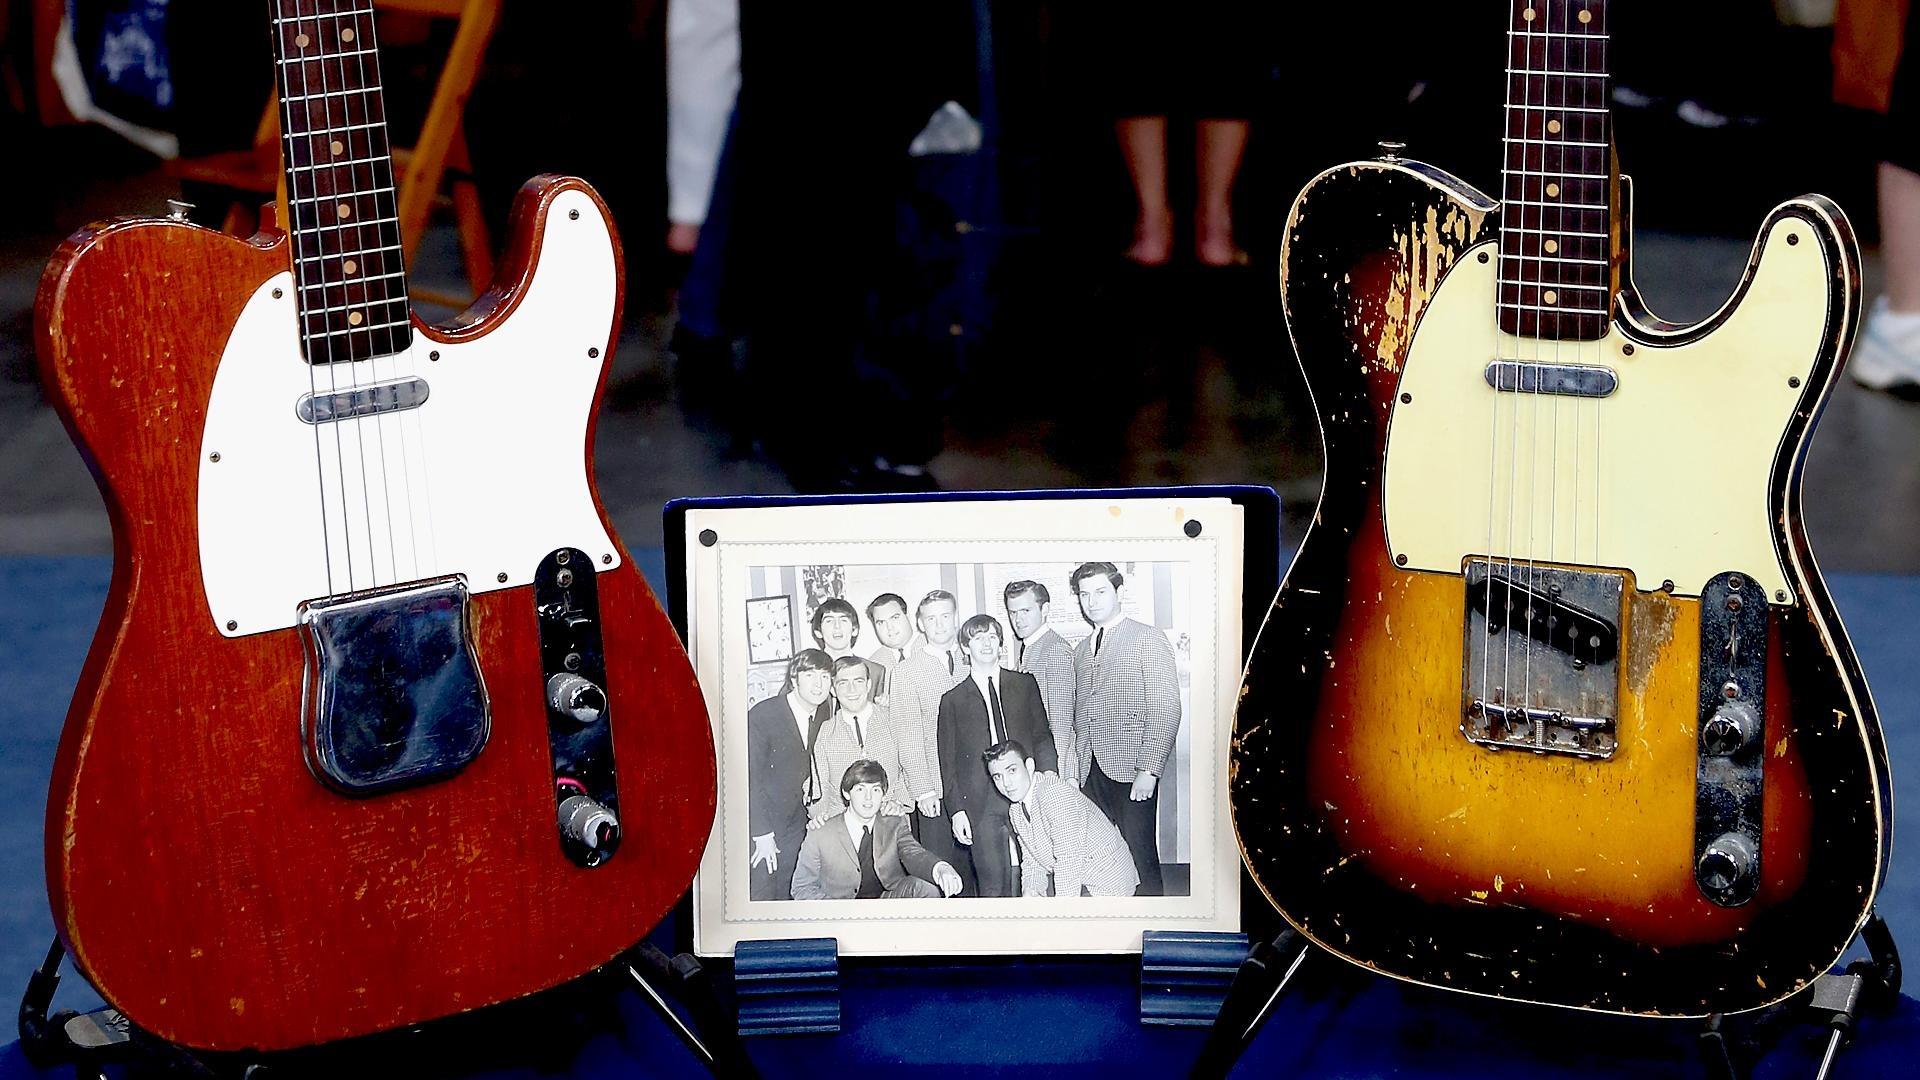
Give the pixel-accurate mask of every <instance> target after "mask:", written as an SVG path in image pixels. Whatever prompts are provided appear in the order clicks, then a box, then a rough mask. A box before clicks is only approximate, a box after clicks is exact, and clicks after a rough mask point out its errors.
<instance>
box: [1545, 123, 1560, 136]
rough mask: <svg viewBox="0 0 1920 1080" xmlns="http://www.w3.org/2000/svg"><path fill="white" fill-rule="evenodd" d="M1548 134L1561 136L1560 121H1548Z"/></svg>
mask: <svg viewBox="0 0 1920 1080" xmlns="http://www.w3.org/2000/svg"><path fill="white" fill-rule="evenodd" d="M1547 134H1549V135H1558V134H1560V121H1558V120H1549V121H1547Z"/></svg>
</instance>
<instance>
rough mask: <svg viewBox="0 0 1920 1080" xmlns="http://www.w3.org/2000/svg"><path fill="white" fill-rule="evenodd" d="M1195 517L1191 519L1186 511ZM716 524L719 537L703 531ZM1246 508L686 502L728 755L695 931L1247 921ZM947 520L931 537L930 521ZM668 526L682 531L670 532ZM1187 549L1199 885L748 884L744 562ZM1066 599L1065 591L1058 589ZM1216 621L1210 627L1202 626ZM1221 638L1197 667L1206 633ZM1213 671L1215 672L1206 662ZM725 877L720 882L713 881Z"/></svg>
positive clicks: (700, 629) (1177, 503) (925, 944)
mask: <svg viewBox="0 0 1920 1080" xmlns="http://www.w3.org/2000/svg"><path fill="white" fill-rule="evenodd" d="M1190 521H1197V522H1199V523H1200V532H1199V535H1198V536H1197V537H1193V536H1188V535H1187V532H1186V529H1187V523H1188V522H1190ZM709 529H711V530H712V531H713V532H714V533H715V534H716V537H717V542H716V543H715V544H714V545H713V546H710V547H709V546H706V545H703V544H702V543H701V542H700V536H701V534H702V533H703V532H704V531H706V530H709ZM1245 535H1246V530H1245V522H1244V517H1243V514H1242V508H1241V507H1240V506H1239V505H1238V504H1236V503H1234V502H1233V501H1232V500H1231V499H1227V498H1220V497H1198V498H1186V499H1183V498H1167V497H1147V498H1139V499H1126V498H1122V499H1045V500H1040V499H1034V500H1003V501H929V502H918V501H909V502H889V503H878V502H875V503H831V504H790V505H782V506H768V507H727V508H708V507H699V508H689V509H688V511H687V513H686V517H685V535H684V536H683V537H681V538H680V539H679V542H680V543H682V544H684V545H685V551H686V567H687V583H686V584H687V593H686V596H687V632H688V646H689V650H688V651H689V652H690V653H691V655H692V657H693V662H694V669H695V671H696V672H697V673H698V674H699V677H700V685H701V687H702V689H703V692H704V693H705V695H706V699H707V712H708V717H709V719H710V721H711V722H712V724H713V733H714V746H715V748H716V751H717V753H718V756H719V762H718V764H719V777H720V781H719V782H720V791H719V812H718V814H717V815H716V817H715V822H714V831H713V833H712V834H711V835H710V836H709V837H708V842H707V849H706V852H705V854H704V855H703V857H702V859H701V864H700V873H699V876H698V877H696V878H695V879H694V891H693V897H694V948H695V951H696V952H697V953H698V954H700V955H703V956H718V955H728V954H730V953H731V952H732V951H733V947H734V946H735V945H736V944H737V943H739V942H741V941H753V940H767V939H779V938H800V937H832V938H837V939H838V940H839V948H840V954H841V955H843V956H915V955H943V956H944V955H953V956H964V955H998V954H1041V955H1047V954H1072V953H1092V954H1100V953H1138V952H1139V951H1140V948H1141V932H1142V931H1144V930H1193V931H1237V930H1239V929H1240V852H1239V847H1238V845H1237V842H1236V841H1235V838H1234V832H1233V827H1232V823H1231V819H1230V818H1229V816H1228V808H1227V757H1228V744H1229V741H1230V738H1231V734H1232V728H1233V707H1234V697H1235V695H1236V693H1237V692H1238V688H1239V684H1240V666H1241V625H1240V619H1241V586H1242V577H1243V574H1244V568H1245V553H1244V545H1245ZM929 537H936V538H938V539H928V538H929ZM668 542H669V543H673V542H675V541H674V540H673V538H669V540H668ZM1092 559H1102V560H1107V561H1110V562H1115V563H1125V562H1169V563H1185V564H1187V565H1189V566H1191V567H1192V568H1193V570H1192V597H1191V604H1192V611H1193V615H1194V619H1193V625H1192V626H1191V628H1190V629H1189V633H1191V634H1192V635H1193V646H1194V647H1193V657H1194V662H1193V666H1192V668H1191V670H1190V677H1191V681H1190V685H1189V688H1188V691H1189V702H1188V706H1189V707H1188V716H1187V717H1186V722H1187V725H1188V738H1189V740H1190V742H1189V746H1190V748H1191V758H1190V776H1189V777H1188V778H1186V779H1185V781H1184V782H1185V783H1188V784H1190V785H1191V790H1192V793H1193V794H1192V803H1191V806H1192V808H1193V818H1192V822H1191V828H1192V852H1193V861H1192V864H1191V865H1192V877H1191V887H1190V895H1187V896H1142V897H1127V898H1106V897H1075V898H1056V897H1035V898H1005V897H994V898H983V897H965V896H959V897H952V898H948V899H941V900H931V899H929V900H889V901H884V902H874V901H871V900H804V901H800V900H760V901H755V900H752V899H750V898H749V896H748V887H747V875H746V874H744V873H733V874H729V873H727V869H728V867H730V866H735V865H737V866H739V867H745V865H746V861H747V860H746V852H745V850H744V849H741V850H737V851H736V852H735V855H736V856H737V857H736V858H733V859H729V858H728V857H727V847H728V843H727V840H728V829H727V823H729V822H733V823H736V828H735V829H734V830H733V831H734V832H736V833H738V834H739V837H737V838H735V839H734V844H735V846H736V847H737V846H738V845H740V844H741V843H743V842H744V837H745V828H744V826H742V825H739V824H738V823H742V822H744V821H745V820H746V816H747V792H746V785H745V784H744V783H742V782H741V779H742V778H743V777H745V776H746V775H747V761H746V753H747V749H746V743H747V740H746V738H745V737H744V736H745V732H746V687H745V683H744V680H743V679H741V678H737V677H733V675H734V674H735V673H741V672H744V671H745V670H746V667H747V664H746V642H745V635H744V634H739V633H729V632H728V623H727V620H726V618H725V617H724V613H725V612H726V610H727V605H728V604H729V603H734V604H738V603H739V602H741V601H743V600H745V599H746V598H747V595H748V592H749V590H748V589H747V585H748V580H747V575H748V573H749V569H750V568H751V567H756V566H776V565H779V566H786V565H826V564H836V563H844V564H851V565H876V564H901V565H913V564H925V563H949V562H958V563H1033V562H1062V563H1070V562H1082V561H1086V560H1092ZM1062 602H1068V603H1070V602H1071V598H1061V599H1056V600H1055V603H1062ZM1209 629H1210V630H1211V634H1210V640H1208V639H1207V638H1208V633H1207V632H1208V630H1209ZM1206 648H1211V650H1212V663H1211V665H1210V668H1203V667H1202V663H1203V659H1204V657H1205V656H1206V653H1205V651H1204V650H1205V649H1206ZM1209 672H1210V674H1211V678H1208V677H1207V676H1208V674H1209ZM715 882H719V883H721V887H720V888H714V887H712V886H713V883H715Z"/></svg>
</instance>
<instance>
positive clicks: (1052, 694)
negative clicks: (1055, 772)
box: [1004, 581, 1084, 786]
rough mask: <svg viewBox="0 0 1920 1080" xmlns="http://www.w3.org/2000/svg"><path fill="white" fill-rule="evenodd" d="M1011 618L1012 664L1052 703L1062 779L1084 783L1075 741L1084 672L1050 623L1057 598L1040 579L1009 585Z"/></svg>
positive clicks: (1050, 715) (1051, 722)
mask: <svg viewBox="0 0 1920 1080" xmlns="http://www.w3.org/2000/svg"><path fill="white" fill-rule="evenodd" d="M1004 599H1005V601H1006V605H1007V622H1008V623H1009V624H1010V625H1012V627H1013V636H1014V637H1016V638H1018V639H1019V644H1018V645H1016V646H1015V647H1014V658H1013V666H1014V669H1015V670H1016V671H1024V672H1026V673H1027V674H1029V675H1031V676H1033V677H1034V679H1035V680H1037V681H1038V682H1039V683H1040V703H1041V704H1042V705H1045V706H1046V707H1047V724H1048V726H1049V727H1051V728H1052V729H1053V748H1054V751H1055V752H1056V753H1058V754H1059V755H1060V779H1062V780H1066V781H1070V782H1071V783H1073V784H1074V785H1075V786H1078V785H1079V783H1080V778H1081V776H1082V775H1084V774H1082V773H1081V772H1080V759H1079V756H1078V752H1077V751H1076V749H1075V748H1074V742H1073V691H1074V686H1075V684H1076V683H1077V682H1078V681H1079V670H1078V669H1077V668H1076V667H1075V666H1074V663H1073V646H1071V645H1069V644H1067V640H1066V639H1065V638H1063V637H1061V636H1060V635H1059V634H1056V633H1054V631H1053V627H1052V626H1050V625H1048V623H1047V613H1048V611H1049V610H1051V608H1052V604H1053V597H1052V596H1051V595H1050V594H1049V593H1048V592H1047V587H1046V586H1045V585H1042V584H1040V583H1039V582H1037V581H1016V582H1013V583H1012V584H1010V585H1008V586H1007V590H1006V594H1005V597H1004Z"/></svg>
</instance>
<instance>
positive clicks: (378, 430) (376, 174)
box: [341, 0, 419, 582]
mask: <svg viewBox="0 0 1920 1080" xmlns="http://www.w3.org/2000/svg"><path fill="white" fill-rule="evenodd" d="M347 2H348V4H349V7H350V8H351V10H352V11H353V13H354V14H353V25H354V27H355V30H354V37H355V39H356V40H355V42H354V44H356V45H358V46H359V48H357V49H355V50H353V52H354V67H355V69H356V71H357V73H358V74H359V76H360V106H361V111H362V112H363V113H364V122H365V123H367V124H369V125H371V124H374V123H378V124H380V125H381V127H380V130H381V131H385V130H386V122H387V108H386V99H385V97H384V93H383V91H384V83H382V84H379V86H377V87H376V86H375V85H374V84H370V83H368V82H367V61H366V54H367V52H368V50H375V53H374V55H375V56H376V57H377V56H378V55H379V53H378V51H377V50H378V48H379V40H378V37H377V35H376V33H375V30H376V27H375V26H374V13H373V5H372V3H371V2H370V0H369V2H368V3H367V5H366V6H365V7H362V6H360V3H359V0H347ZM342 55H343V56H344V55H345V54H344V53H343V54H342ZM376 63H377V61H376ZM374 73H375V76H376V77H377V76H378V75H379V68H378V67H376V68H375V69H374ZM345 76H346V65H345V63H344V62H343V63H342V64H341V82H342V83H344V82H345V81H346V78H345ZM376 105H378V106H379V109H380V117H379V119H378V120H377V121H376V120H375V119H374V115H373V111H374V107H375V106H376ZM351 115H352V114H351V113H349V114H348V116H349V119H351ZM374 130H375V129H374V128H373V127H371V126H369V127H368V128H366V132H367V140H368V144H369V145H368V149H369V150H371V149H372V145H371V144H372V140H373V132H374ZM382 141H383V142H384V141H387V140H382ZM347 150H348V155H347V156H348V160H352V159H353V158H354V157H356V156H357V155H355V154H353V153H352V150H353V148H352V147H351V146H348V147H347ZM367 156H368V157H378V156H379V155H376V154H371V153H369V154H368V155H367ZM389 160H391V158H389ZM349 168H350V169H352V171H353V180H354V186H355V188H356V189H357V188H358V187H359V182H360V169H361V166H359V165H352V166H349ZM365 168H366V171H367V176H368V178H369V179H370V180H371V181H372V189H371V191H370V193H369V194H370V196H371V198H372V200H373V213H374V217H375V218H380V219H384V218H386V217H387V216H388V215H387V213H386V209H385V207H383V206H381V205H380V202H381V200H380V189H381V188H382V187H383V186H385V187H387V188H389V189H392V188H393V186H394V185H392V184H387V185H382V184H381V183H380V165H379V163H378V161H372V162H368V163H367V165H366V166H365ZM389 171H391V166H389ZM388 194H389V195H390V196H392V197H393V202H394V207H393V218H394V222H393V224H392V226H388V225H385V224H380V225H376V226H375V227H374V230H373V231H374V244H375V245H376V246H377V247H378V248H379V254H380V263H379V265H380V269H381V272H382V277H381V278H380V281H381V283H382V284H381V294H382V295H383V297H384V299H382V300H381V301H380V303H379V307H380V308H381V314H380V330H379V333H380V334H381V335H383V336H384V337H385V338H386V342H387V347H386V349H385V350H384V357H383V356H381V355H375V356H374V357H372V358H371V362H370V370H371V371H372V372H373V381H374V383H375V384H376V385H378V384H379V383H380V381H381V379H380V361H381V360H382V359H385V360H386V361H387V367H388V375H389V376H390V377H391V378H397V377H398V376H399V374H400V363H401V359H400V356H399V349H397V348H396V347H395V338H396V337H397V336H398V332H397V330H396V328H395V327H394V326H393V325H392V324H393V322H394V319H393V293H392V289H393V285H392V284H391V282H393V281H395V280H398V281H399V282H400V283H401V295H402V296H405V295H406V279H405V278H404V277H401V278H398V279H394V278H388V277H386V276H385V272H386V265H387V262H386V260H387V256H388V255H389V254H393V253H391V252H388V251H387V250H386V248H387V244H386V233H387V230H388V229H389V227H391V229H392V230H393V235H394V238H395V239H396V240H398V239H399V235H400V222H399V217H400V206H399V198H398V193H397V192H395V191H392V190H389V192H388ZM354 201H355V202H356V203H357V202H358V201H359V200H358V199H355V200H354ZM365 255H366V253H365V251H364V250H363V251H362V252H361V262H362V270H363V271H364V270H365V269H367V267H366V265H365V264H366V262H367V260H366V258H365ZM404 269H405V267H404V266H402V270H404ZM364 280H365V279H363V281H364ZM372 293H373V290H372V289H371V288H370V287H367V286H365V285H363V286H362V288H361V294H362V295H363V296H370V295H372ZM411 307H412V305H411V304H402V305H401V309H402V310H401V318H402V319H409V318H411ZM367 310H368V312H369V313H371V312H372V310H373V305H371V304H369V305H367ZM369 336H370V337H371V335H369ZM377 352H379V350H376V353H377ZM396 392H397V391H396ZM395 415H396V414H394V413H391V412H376V413H375V414H374V420H373V430H374V433H375V434H376V435H377V436H378V438H379V446H380V492H381V496H382V498H383V499H384V500H385V503H386V510H387V557H388V559H389V560H390V562H389V566H390V567H391V569H392V571H393V580H394V581H396V582H397V581H400V580H403V579H404V578H406V577H409V576H411V575H404V574H402V573H401V572H400V551H399V545H398V544H397V543H396V541H395V538H394V512H393V471H392V469H391V468H389V466H388V464H387V431H388V429H389V428H391V427H393V425H392V424H391V423H390V422H389V421H391V420H392V419H393V418H394V416H395ZM396 442H397V443H398V444H399V453H400V474H401V477H402V479H403V480H404V479H405V478H406V472H407V444H406V429H405V427H402V428H401V429H400V430H399V431H398V432H396ZM402 505H403V506H407V507H408V513H409V518H408V532H409V534H411V532H412V518H411V513H412V511H411V506H410V500H408V499H407V498H406V496H405V495H404V494H403V495H402ZM414 561H415V567H414V569H415V571H416V572H417V571H418V569H419V566H418V562H419V560H418V558H417V556H416V558H415V560H414Z"/></svg>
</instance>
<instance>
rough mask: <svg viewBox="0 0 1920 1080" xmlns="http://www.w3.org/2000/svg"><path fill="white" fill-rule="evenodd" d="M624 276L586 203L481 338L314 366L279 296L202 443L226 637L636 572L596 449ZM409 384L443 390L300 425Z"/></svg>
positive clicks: (224, 381)
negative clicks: (609, 516) (617, 530)
mask: <svg viewBox="0 0 1920 1080" xmlns="http://www.w3.org/2000/svg"><path fill="white" fill-rule="evenodd" d="M569 211H575V212H577V213H578V215H579V216H578V217H577V218H573V217H569ZM618 280H619V279H618V274H617V272H616V268H615V264H614V253H613V240H612V233H611V231H610V226H609V225H608V223H607V221H606V219H605V218H604V217H603V216H602V214H601V212H600V208H599V207H598V206H597V205H596V204H595V203H594V201H593V199H592V198H590V197H589V196H588V195H587V194H586V193H584V192H582V191H578V190H569V191H565V192H563V193H561V194H560V195H559V196H557V197H556V198H555V199H554V200H553V202H552V204H551V206H550V207H549V210H548V213H547V219H546V231H545V236H544V239H543V242H542V245H541V248H540V255H539V264H538V266H537V267H536V268H535V270H534V274H533V278H532V281H531V283H530V284H529V285H528V287H527V290H526V293H525V295H524V296H523V297H522V298H521V299H520V302H519V305H518V306H517V307H516V308H515V309H514V310H513V312H512V313H511V314H510V315H509V316H508V317H507V319H506V321H505V322H504V323H503V324H502V325H500V326H498V327H496V328H495V329H494V330H493V331H492V332H491V333H488V334H486V335H485V336H483V337H479V338H476V339H473V340H471V341H467V342H463V343H458V344H455V343H448V344H439V343H436V342H434V341H432V340H430V339H428V338H427V337H426V336H425V335H424V334H420V333H417V332H416V333H415V335H414V338H413V346H412V348H411V349H410V350H409V351H407V352H405V353H400V354H397V355H394V356H390V357H383V358H381V359H378V360H372V361H366V362H362V363H356V364H335V365H312V366H310V365H308V364H307V363H306V361H305V360H304V359H302V357H301V354H300V345H299V339H298V336H297V329H298V323H297V319H296V316H295V312H294V300H293V296H294V293H293V280H292V275H291V274H290V273H289V274H280V275H277V276H276V277H274V278H273V279H272V280H271V281H268V282H267V283H266V284H264V285H262V286H261V287H260V289H259V291H258V292H256V293H255V294H254V295H253V298H252V299H251V300H250V301H249V302H248V303H247V306H246V309H245V310H244V311H243V312H242V313H241V316H240V321H239V322H238V323H237V324H236V325H235V326H234V329H233V333H232V336H231V337H230V338H229V339H228V341H227V347H226V351H225V352H224V353H223V354H222V355H221V358H220V369H219V371H218V373H217V374H216V375H215V376H214V382H213V395H212V398H211V399H210V400H209V402H208V406H207V425H206V432H205V438H204V440H203V441H202V444H201V446H200V497H199V502H200V505H199V523H200V566H201V572H202V574H203V577H204V580H205V584H206V592H207V607H208V609H209V614H210V615H211V617H212V619H213V621H214V624H215V625H216V626H218V627H219V629H220V632H221V633H223V634H226V635H228V636H230V637H233V636H240V635H245V634H257V633H261V632H263V631H267V630H276V629H281V628H284V627H289V626H292V625H294V624H295V622H296V620H297V618H298V609H299V605H300V604H301V603H302V602H303V601H307V600H312V599H315V598H318V597H323V596H328V595H333V594H338V593H344V592H349V591H354V590H359V589H365V588H369V587H373V586H378V585H390V584H394V583H397V582H405V581H415V580H419V579H422V578H431V577H439V576H443V575H447V574H461V575H464V576H465V577H466V581H467V588H468V589H469V590H471V591H472V592H476V593H479V592H487V591H490V590H493V589H506V588H512V587H514V586H518V585H525V584H527V583H529V582H531V581H532V580H533V575H534V571H535V570H536V569H537V568H538V566H539V563H540V560H541V559H543V558H545V557H546V555H547V554H548V553H549V552H552V551H553V550H554V549H556V548H560V547H575V548H579V549H580V550H582V551H585V552H587V553H588V554H589V555H590V556H592V557H593V559H594V562H595V565H596V567H598V568H600V569H605V568H606V567H608V566H614V565H618V563H619V560H620V553H619V551H618V550H617V549H616V548H615V547H614V545H613V541H612V539H611V538H610V537H609V536H608V534H607V530H606V528H605V527H604V526H603V525H602V524H601V521H600V515H599V514H598V512H596V510H595V508H594V503H593V497H592V494H591V492H590V490H589V488H588V486H587V453H588V451H589V448H588V447H587V445H586V437H587V427H588V423H589V420H590V413H591V411H592V407H593V398H594V392H595V389H596V387H597V386H598V384H599V380H600V370H601V366H602V365H603V364H604V363H605V359H604V358H603V357H601V356H600V355H599V350H601V349H604V348H605V347H606V345H607V339H608V332H609V328H610V327H611V326H612V324H613V314H614V305H615V302H616V299H617V296H616V292H617V289H618ZM589 350H592V352H593V355H589ZM436 352H437V353H438V354H439V359H438V360H434V359H431V355H432V354H434V353H436ZM407 376H417V377H419V378H421V379H424V380H426V382H427V384H428V386H429V388H430V396H429V397H428V399H427V401H426V403H425V404H423V405H421V406H420V407H418V408H414V409H409V410H406V411H403V412H393V413H388V414H385V415H380V416H372V417H364V418H359V419H349V420H340V421H336V422H333V423H325V424H320V425H317V426H316V425H312V424H308V423H305V422H303V421H302V420H301V419H300V418H299V417H298V416H296V415H295V412H294V409H295V406H296V403H297V402H298V401H299V399H300V397H301V396H302V395H304V394H307V393H309V392H311V391H313V390H315V389H316V388H317V389H318V390H319V391H320V392H321V393H323V394H324V393H327V392H329V391H331V390H334V389H347V388H350V387H352V386H354V385H356V384H357V385H361V386H364V385H367V384H368V383H374V382H385V381H388V380H392V379H397V378H404V377H407ZM215 455H218V458H217V460H216V458H215ZM230 624H231V628H229V625H230Z"/></svg>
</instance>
